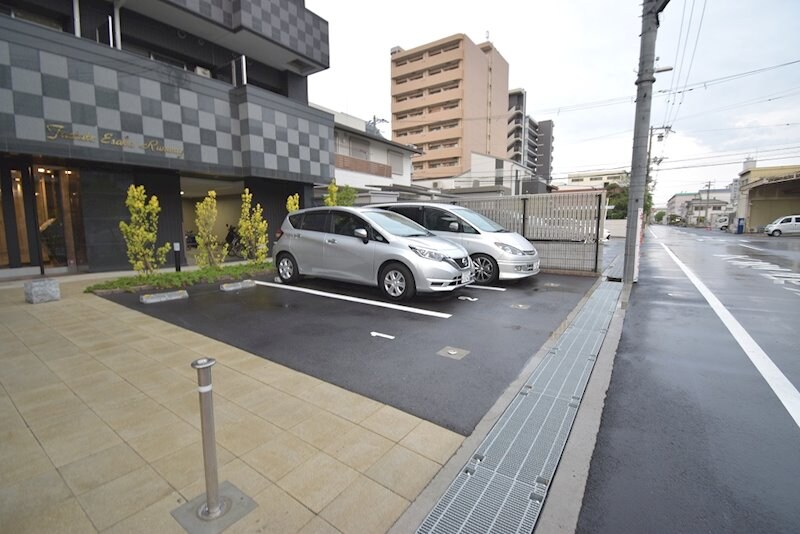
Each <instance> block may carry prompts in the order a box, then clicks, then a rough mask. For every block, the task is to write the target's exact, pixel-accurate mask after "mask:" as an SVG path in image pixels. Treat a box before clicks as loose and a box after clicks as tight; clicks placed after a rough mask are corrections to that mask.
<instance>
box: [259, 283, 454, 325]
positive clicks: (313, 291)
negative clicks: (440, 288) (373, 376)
mask: <svg viewBox="0 0 800 534" xmlns="http://www.w3.org/2000/svg"><path fill="white" fill-rule="evenodd" d="M256 284H257V285H259V286H267V287H275V288H278V289H286V290H288V291H299V292H300V293H308V294H309V295H317V296H320V297H327V298H330V299H337V300H346V301H348V302H357V303H359V304H367V305H368V306H377V307H379V308H389V309H390V310H398V311H403V312H408V313H416V314H417V315H427V316H429V317H438V318H439V319H449V318H450V317H452V316H453V315H452V314H450V313H440V312H435V311H431V310H423V309H422V308H412V307H411V306H401V305H399V304H391V303H389V302H380V301H377V300H367V299H360V298H358V297H348V296H347V295H337V294H336V293H327V292H325V291H317V290H316V289H306V288H304V287H297V286H287V285H285V284H273V283H272V282H261V281H259V280H256Z"/></svg>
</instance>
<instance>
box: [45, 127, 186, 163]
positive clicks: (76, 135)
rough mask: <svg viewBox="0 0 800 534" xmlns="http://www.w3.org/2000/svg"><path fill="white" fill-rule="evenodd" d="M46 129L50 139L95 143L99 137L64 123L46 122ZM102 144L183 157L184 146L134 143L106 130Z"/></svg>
mask: <svg viewBox="0 0 800 534" xmlns="http://www.w3.org/2000/svg"><path fill="white" fill-rule="evenodd" d="M45 129H46V130H47V140H48V141H83V142H88V143H94V142H95V141H97V137H96V136H95V135H92V134H90V133H86V132H76V131H74V130H68V129H67V128H66V127H65V126H64V125H63V124H53V123H50V124H46V125H45ZM100 144H102V145H111V146H117V147H121V148H140V149H142V150H145V151H147V152H158V153H161V154H173V155H175V156H177V157H179V158H182V157H183V148H178V147H170V146H166V145H164V144H163V143H160V142H159V141H156V140H154V139H152V140H150V141H147V142H145V143H134V142H133V141H131V140H130V138H128V137H127V136H126V137H120V136H118V135H115V134H113V133H111V132H106V133H104V134H103V136H102V137H101V138H100Z"/></svg>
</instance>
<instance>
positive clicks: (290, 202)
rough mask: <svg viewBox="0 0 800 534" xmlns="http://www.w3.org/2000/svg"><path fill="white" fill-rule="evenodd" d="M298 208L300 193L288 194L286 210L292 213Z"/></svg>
mask: <svg viewBox="0 0 800 534" xmlns="http://www.w3.org/2000/svg"><path fill="white" fill-rule="evenodd" d="M299 209H300V193H295V194H294V195H289V196H288V197H287V198H286V211H288V212H289V213H292V212H293V211H297V210H299Z"/></svg>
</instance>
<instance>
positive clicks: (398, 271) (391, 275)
mask: <svg viewBox="0 0 800 534" xmlns="http://www.w3.org/2000/svg"><path fill="white" fill-rule="evenodd" d="M378 285H379V286H380V288H381V292H382V293H383V294H384V295H385V296H387V297H388V298H390V299H392V300H406V299H410V298H411V297H413V296H414V294H415V293H416V292H417V286H416V284H415V283H414V276H413V275H412V274H411V271H409V270H408V268H407V267H406V266H405V265H402V264H400V263H390V264H389V265H387V266H385V267H384V268H383V269H381V274H380V277H379V284H378Z"/></svg>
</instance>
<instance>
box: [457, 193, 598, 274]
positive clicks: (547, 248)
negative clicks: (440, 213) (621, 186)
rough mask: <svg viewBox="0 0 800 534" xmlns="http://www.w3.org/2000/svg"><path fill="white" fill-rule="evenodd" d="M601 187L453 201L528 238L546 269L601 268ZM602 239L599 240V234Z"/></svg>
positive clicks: (580, 269) (590, 269) (594, 269)
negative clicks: (597, 189)
mask: <svg viewBox="0 0 800 534" xmlns="http://www.w3.org/2000/svg"><path fill="white" fill-rule="evenodd" d="M605 197H606V195H605V191H586V192H579V193H556V194H541V195H522V196H514V197H496V198H484V199H464V200H458V201H456V204H458V205H459V206H464V207H466V208H469V209H471V210H474V211H477V212H478V213H481V214H483V215H485V216H487V217H489V218H490V219H492V220H494V221H497V222H498V223H499V224H501V225H503V226H504V227H505V228H507V229H509V230H513V231H515V232H518V233H520V234H522V235H523V236H524V237H526V238H527V239H528V240H530V241H531V242H532V243H533V244H534V246H535V247H536V250H538V251H539V256H540V258H541V268H542V269H545V270H559V271H582V272H600V271H601V270H602V265H601V264H600V256H601V254H600V246H601V245H600V241H601V239H602V235H603V221H604V220H605V215H606V214H605V211H606V210H605V206H606V198H605ZM599 237H600V238H599Z"/></svg>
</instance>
